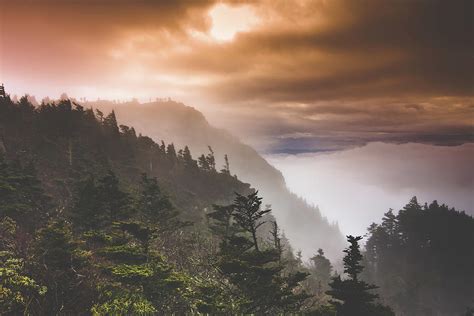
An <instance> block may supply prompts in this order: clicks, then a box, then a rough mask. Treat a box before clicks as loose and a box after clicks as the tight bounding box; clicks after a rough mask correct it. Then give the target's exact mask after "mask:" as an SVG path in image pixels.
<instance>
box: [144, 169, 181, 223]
mask: <svg viewBox="0 0 474 316" xmlns="http://www.w3.org/2000/svg"><path fill="white" fill-rule="evenodd" d="M138 210H139V211H140V212H141V213H142V214H143V215H144V218H145V221H146V222H148V223H157V224H158V226H159V229H160V230H161V231H165V230H171V229H173V228H174V227H175V226H176V225H175V224H176V221H174V222H172V220H173V219H176V217H177V216H178V211H176V210H175V209H174V208H173V205H172V204H171V202H170V200H169V199H168V197H166V196H165V195H163V194H162V193H161V190H160V187H159V185H158V181H157V180H156V178H149V177H148V176H147V175H146V174H145V173H143V174H142V178H141V181H140V192H139V196H138Z"/></svg>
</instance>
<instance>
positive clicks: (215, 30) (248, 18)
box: [209, 4, 259, 41]
mask: <svg viewBox="0 0 474 316" xmlns="http://www.w3.org/2000/svg"><path fill="white" fill-rule="evenodd" d="M209 16H210V17H211V19H212V27H211V29H210V31H209V34H210V35H211V36H212V37H213V38H214V39H216V40H219V41H231V40H232V39H234V36H235V35H236V34H237V33H239V32H245V31H249V30H250V29H252V28H253V27H254V26H255V25H256V24H257V23H258V22H259V19H258V17H257V15H256V14H255V12H254V10H252V8H251V7H249V6H239V7H235V6H229V5H225V4H218V5H216V6H214V7H213V8H212V9H211V11H209Z"/></svg>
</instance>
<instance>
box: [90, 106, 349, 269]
mask: <svg viewBox="0 0 474 316" xmlns="http://www.w3.org/2000/svg"><path fill="white" fill-rule="evenodd" d="M86 104H87V105H88V106H92V107H95V108H100V109H102V110H103V111H104V112H110V111H112V110H115V113H116V115H117V118H118V119H119V121H121V122H125V123H126V124H129V125H131V126H135V127H136V128H137V131H139V132H142V133H144V134H146V135H148V136H150V137H151V138H153V139H154V140H165V141H167V142H174V143H175V144H177V145H178V146H179V147H184V146H186V145H187V146H189V148H190V149H191V151H192V152H195V153H199V154H207V153H209V149H208V146H209V145H210V146H211V147H212V149H213V150H214V151H215V153H216V161H218V164H224V159H223V158H224V155H225V154H227V155H228V157H229V161H230V164H231V172H232V174H237V176H238V177H239V179H242V180H243V181H244V182H248V183H251V184H252V186H254V187H256V188H258V189H259V192H260V193H261V194H262V196H263V199H264V203H265V204H270V205H271V206H272V209H273V214H274V216H275V217H276V218H277V220H279V221H280V222H281V223H282V229H283V230H284V231H285V234H286V236H287V237H288V238H289V239H290V241H291V243H292V245H293V246H294V247H295V248H296V249H299V250H302V251H303V257H304V258H309V257H311V256H312V254H313V253H315V252H316V251H317V250H318V248H324V249H325V251H326V253H327V255H328V257H329V258H331V259H332V260H337V259H340V258H341V250H342V249H343V248H344V238H343V235H342V233H341V232H340V231H339V228H338V226H337V225H336V224H334V223H329V222H328V221H327V219H326V218H324V217H323V216H322V214H321V212H320V210H319V209H318V208H317V207H313V206H310V205H309V204H308V203H306V202H305V201H304V200H302V199H301V198H299V197H297V196H296V195H295V194H293V193H291V192H290V191H289V190H288V189H287V187H286V184H285V180H284V178H283V176H282V174H281V173H280V171H278V170H277V169H275V168H274V167H273V166H271V165H270V164H269V163H268V162H267V161H266V160H265V159H264V158H263V157H262V156H260V155H259V154H258V153H257V152H256V151H255V150H254V149H253V148H252V147H250V146H247V145H245V144H243V143H242V142H241V141H240V140H238V139H237V138H236V137H234V136H233V135H231V134H229V133H228V132H227V131H225V130H221V129H217V128H214V127H213V126H211V125H210V124H209V123H208V122H207V120H206V118H205V117H204V115H203V114H202V113H201V112H199V111H197V110H196V109H194V108H193V107H190V106H186V105H184V104H182V103H179V102H174V101H172V100H156V101H154V102H150V103H145V104H141V103H138V102H129V103H114V102H110V101H104V100H101V101H94V102H87V103H86Z"/></svg>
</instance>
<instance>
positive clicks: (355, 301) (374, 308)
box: [327, 235, 394, 316]
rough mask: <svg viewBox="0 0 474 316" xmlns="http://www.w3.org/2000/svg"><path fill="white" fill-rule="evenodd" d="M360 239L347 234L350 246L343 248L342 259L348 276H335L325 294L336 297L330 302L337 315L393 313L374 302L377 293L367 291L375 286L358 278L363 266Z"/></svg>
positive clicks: (361, 315)
mask: <svg viewBox="0 0 474 316" xmlns="http://www.w3.org/2000/svg"><path fill="white" fill-rule="evenodd" d="M361 239H362V237H360V236H357V237H354V236H351V235H349V236H347V241H348V242H349V243H350V246H349V247H348V248H347V249H345V250H344V252H345V253H346V255H345V256H344V259H343V261H344V273H346V274H347V275H348V276H349V278H348V279H345V280H342V279H341V276H340V275H338V276H335V277H334V278H333V279H332V281H331V283H330V284H329V285H330V287H331V290H329V291H327V294H329V295H331V296H332V297H333V298H334V299H336V300H332V301H331V303H332V304H333V305H334V307H335V308H336V311H337V315H341V316H346V315H347V316H350V315H351V316H353V315H356V316H359V315H360V316H363V315H374V316H375V315H394V314H393V312H392V311H391V310H390V309H389V308H387V307H384V306H381V305H379V304H375V303H374V300H375V299H376V298H377V297H378V295H377V294H373V293H370V292H369V291H370V290H374V289H376V288H377V286H375V285H371V284H368V283H366V282H364V281H361V280H359V274H360V273H361V272H362V270H363V268H364V267H363V266H362V265H361V264H360V262H361V260H362V254H361V252H360V246H359V240H361ZM381 312H383V313H381Z"/></svg>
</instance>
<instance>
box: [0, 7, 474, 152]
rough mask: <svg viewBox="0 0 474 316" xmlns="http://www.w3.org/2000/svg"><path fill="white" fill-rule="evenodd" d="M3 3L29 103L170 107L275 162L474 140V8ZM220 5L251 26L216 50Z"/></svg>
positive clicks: (1, 74) (9, 49)
mask: <svg viewBox="0 0 474 316" xmlns="http://www.w3.org/2000/svg"><path fill="white" fill-rule="evenodd" d="M0 4H1V5H2V11H1V13H0V19H1V20H0V29H1V31H0V34H1V35H0V36H1V37H0V55H1V58H0V80H2V81H5V82H6V83H7V88H8V87H12V90H13V91H17V92H16V93H20V92H30V93H31V92H32V93H36V92H38V93H41V92H42V93H44V94H56V95H59V94H60V93H61V92H63V91H67V92H68V93H69V94H70V95H75V96H77V97H80V96H83V95H85V96H88V97H109V98H126V97H129V98H130V97H142V99H145V98H146V99H148V98H149V97H155V96H162V97H164V96H171V97H173V98H176V99H179V100H180V101H184V102H186V103H191V105H197V106H198V107H201V109H205V110H207V113H206V114H209V116H210V117H211V118H212V117H214V118H215V120H212V119H211V121H212V122H213V123H215V124H216V125H219V126H221V127H227V128H229V129H231V131H233V132H234V133H236V134H238V135H239V136H241V137H242V138H249V142H251V143H254V144H257V145H258V146H261V148H260V149H261V150H267V151H274V152H280V151H285V150H286V149H288V150H289V151H292V152H295V151H308V150H314V151H317V150H319V151H320V150H328V149H337V148H347V147H351V146H359V145H363V144H365V143H367V142H369V141H374V140H375V141H392V142H402V143H403V142H407V141H420V142H425V143H433V144H446V145H455V144H459V143H464V142H469V141H472V129H471V127H472V122H469V119H468V118H469V117H470V116H472V115H473V112H474V111H473V89H472V86H473V81H472V75H471V74H472V70H473V63H474V62H473V59H472V57H471V56H470V52H471V51H472V48H473V47H472V46H473V41H472V39H471V34H470V29H471V28H470V23H471V20H472V9H473V8H472V6H473V3H472V1H469V0H465V1H462V0H455V1H449V2H446V1H428V0H426V1H423V0H421V1H389V2H382V1H378V0H363V1H347V0H346V1H343V0H333V1H325V0H308V1H305V0H298V1H291V2H288V1H284V0H260V1H230V0H229V1H217V0H216V1H214V0H203V1H185V0H180V1H164V0H163V1H159V0H156V1H152V0H138V1H132V0H119V1H111V0H86V1H72V0H67V1H58V0H36V1H27V0H18V1H8V0H0ZM217 7H218V8H224V10H220V11H222V12H224V13H221V14H224V15H222V16H219V19H218V20H219V23H221V24H222V23H224V22H225V21H229V25H225V31H226V32H228V31H229V29H228V28H230V33H232V25H231V24H232V21H236V19H237V20H239V19H240V17H239V16H237V15H236V16H233V17H232V16H230V15H231V14H233V13H232V12H237V11H239V10H240V11H239V12H240V14H242V13H241V12H243V11H242V10H241V8H244V7H245V10H246V11H245V12H249V14H250V12H252V23H251V24H249V25H247V26H246V27H245V28H244V29H243V31H241V32H239V33H236V34H234V35H233V37H232V38H231V39H229V40H227V41H221V40H216V38H213V35H212V34H213V33H215V32H216V29H215V27H216V25H214V23H215V22H216V21H217V17H214V19H216V21H214V20H213V17H212V16H211V13H212V12H216V10H215V9H216V8H217ZM232 8H234V9H236V11H232ZM213 9H214V10H213ZM225 14H228V15H229V16H228V18H226V16H225ZM231 17H232V18H231ZM238 30H240V29H238ZM222 31H224V27H223V29H222ZM81 94H82V95H81ZM222 114H226V115H224V116H223V115H222ZM302 133H304V134H305V135H313V137H308V136H305V137H303V138H299V137H297V135H301V134H302ZM282 135H295V137H293V138H291V137H286V138H283V137H281V136H282Z"/></svg>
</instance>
